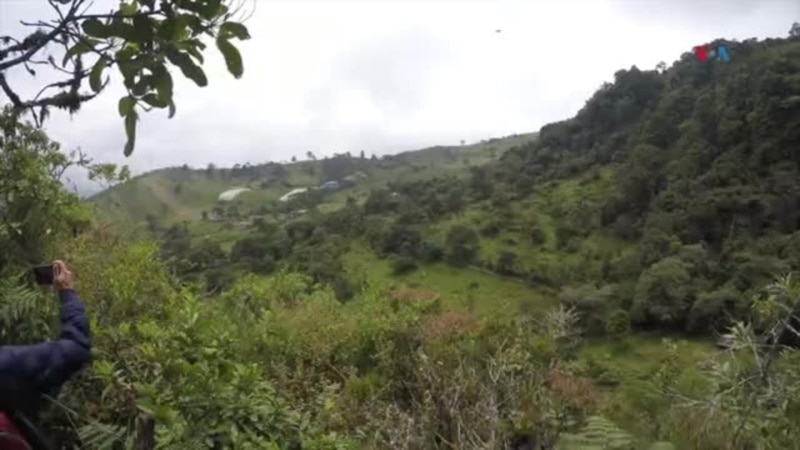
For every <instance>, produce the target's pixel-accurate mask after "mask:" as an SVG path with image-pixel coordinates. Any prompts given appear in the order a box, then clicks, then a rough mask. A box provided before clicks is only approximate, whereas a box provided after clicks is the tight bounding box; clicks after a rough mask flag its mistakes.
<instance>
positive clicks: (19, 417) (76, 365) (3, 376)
mask: <svg viewBox="0 0 800 450" xmlns="http://www.w3.org/2000/svg"><path fill="white" fill-rule="evenodd" d="M53 288H54V289H55V291H56V292H57V293H58V297H59V301H60V302H61V319H60V332H59V335H58V339H56V340H54V341H51V342H45V343H41V344H34V345H21V346H11V345H8V346H2V347H0V449H9V450H16V449H50V448H53V446H52V443H50V442H48V439H47V438H46V437H45V436H44V435H43V434H42V433H41V432H40V431H39V430H38V427H37V426H36V425H35V424H36V422H37V421H38V416H39V412H40V410H41V408H42V407H43V406H44V402H45V401H47V400H48V398H50V399H52V398H55V397H56V396H57V395H58V392H59V391H60V389H61V387H62V386H63V384H64V383H66V382H67V380H69V379H70V378H71V377H72V376H73V375H75V373H77V372H78V371H79V370H80V369H81V368H82V367H83V366H84V365H85V364H86V363H87V362H88V361H89V359H90V356H91V338H90V330H89V319H88V318H87V317H86V311H85V308H84V306H83V304H82V303H81V301H80V300H79V299H78V295H77V294H76V292H75V286H74V280H73V276H72V272H70V270H69V268H68V267H67V265H66V264H65V263H64V262H63V261H55V262H54V263H53Z"/></svg>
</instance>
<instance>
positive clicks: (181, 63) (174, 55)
mask: <svg viewBox="0 0 800 450" xmlns="http://www.w3.org/2000/svg"><path fill="white" fill-rule="evenodd" d="M167 59H169V62H171V63H172V64H175V65H176V66H178V68H179V69H181V72H183V75H184V76H185V77H186V78H189V79H190V80H192V81H194V82H195V84H196V85H198V86H200V87H204V86H207V85H208V79H207V78H206V74H205V73H204V72H203V69H201V68H200V66H198V65H197V64H195V63H194V61H192V58H191V57H190V56H189V55H188V54H186V53H181V52H179V51H177V50H175V49H169V50H167Z"/></svg>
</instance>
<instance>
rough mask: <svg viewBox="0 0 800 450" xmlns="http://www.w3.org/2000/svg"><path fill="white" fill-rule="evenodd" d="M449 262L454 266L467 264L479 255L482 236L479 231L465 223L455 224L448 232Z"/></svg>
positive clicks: (447, 255) (447, 257)
mask: <svg viewBox="0 0 800 450" xmlns="http://www.w3.org/2000/svg"><path fill="white" fill-rule="evenodd" d="M446 240H447V251H446V255H445V256H446V259H447V262H449V263H450V264H452V265H454V266H466V265H468V264H470V263H471V262H472V261H473V260H474V259H475V257H476V256H477V255H478V249H479V246H480V238H479V237H478V233H477V232H476V231H475V230H473V229H472V228H469V227H467V226H465V225H460V224H459V225H453V226H452V227H451V228H450V230H449V231H448V232H447V238H446Z"/></svg>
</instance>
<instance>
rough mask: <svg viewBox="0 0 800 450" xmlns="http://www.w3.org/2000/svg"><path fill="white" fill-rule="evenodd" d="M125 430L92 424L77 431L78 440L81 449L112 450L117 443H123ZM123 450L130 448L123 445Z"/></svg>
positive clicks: (98, 423)
mask: <svg viewBox="0 0 800 450" xmlns="http://www.w3.org/2000/svg"><path fill="white" fill-rule="evenodd" d="M126 435H127V430H126V429H125V427H120V426H115V425H108V424H104V423H100V422H92V423H89V424H87V425H84V426H82V427H81V428H80V429H79V430H78V438H79V439H80V441H81V444H82V448H86V449H91V450H113V449H115V448H118V445H119V443H122V442H125V441H126V440H127V439H126ZM126 444H128V443H126ZM124 448H131V446H130V445H125V446H124Z"/></svg>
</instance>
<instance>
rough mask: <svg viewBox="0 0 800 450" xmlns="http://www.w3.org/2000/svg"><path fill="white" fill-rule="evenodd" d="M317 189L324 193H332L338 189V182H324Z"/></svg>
mask: <svg viewBox="0 0 800 450" xmlns="http://www.w3.org/2000/svg"><path fill="white" fill-rule="evenodd" d="M319 188H320V189H322V190H326V191H333V190H336V189H339V182H338V181H336V180H330V181H326V182H324V183H322V185H320V187H319Z"/></svg>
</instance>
